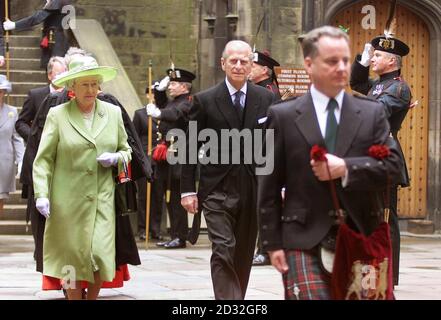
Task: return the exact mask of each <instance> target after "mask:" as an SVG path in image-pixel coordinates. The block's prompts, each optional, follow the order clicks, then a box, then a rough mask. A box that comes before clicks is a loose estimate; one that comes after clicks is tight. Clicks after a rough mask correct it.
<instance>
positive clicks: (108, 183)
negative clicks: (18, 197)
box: [33, 99, 131, 283]
mask: <svg viewBox="0 0 441 320" xmlns="http://www.w3.org/2000/svg"><path fill="white" fill-rule="evenodd" d="M95 105H96V108H95V115H94V120H93V126H92V129H91V130H88V129H87V128H86V126H85V124H84V121H83V118H82V115H81V113H80V111H79V109H78V107H77V105H76V101H75V99H73V100H71V101H70V102H67V103H64V104H62V105H59V106H57V107H54V108H52V109H51V110H50V111H49V113H48V115H47V120H46V123H45V125H44V129H43V133H42V137H41V143H40V146H39V148H38V152H37V156H36V158H35V161H34V166H33V178H34V190H35V198H36V199H37V198H49V202H50V217H49V218H48V219H47V221H46V228H45V232H44V241H43V270H44V274H45V275H47V276H51V277H55V278H59V279H63V278H64V279H70V280H74V281H80V280H85V281H88V282H92V283H93V282H94V277H93V272H94V271H96V269H99V272H100V277H101V279H102V280H104V281H111V280H112V279H113V278H114V275H115V205H114V190H115V184H114V179H113V174H112V168H104V167H103V166H102V165H101V164H99V163H98V162H97V160H96V158H97V157H98V156H99V155H101V154H102V153H103V152H121V154H122V155H123V156H124V158H125V159H126V161H129V160H130V158H131V156H130V153H131V149H130V147H129V145H128V143H127V134H126V131H125V129H124V125H123V120H122V117H121V110H120V109H119V108H118V107H117V106H114V105H112V104H109V103H106V102H102V101H100V100H96V104H95ZM121 165H122V163H121V160H120V161H119V163H118V167H119V168H120V169H121ZM119 171H121V170H119Z"/></svg>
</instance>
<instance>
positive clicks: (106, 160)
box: [96, 152, 121, 168]
mask: <svg viewBox="0 0 441 320" xmlns="http://www.w3.org/2000/svg"><path fill="white" fill-rule="evenodd" d="M120 157H121V154H120V153H119V152H115V153H111V152H104V153H102V154H101V155H100V156H99V157H98V158H96V161H98V162H99V163H100V164H101V165H102V166H103V167H104V168H108V167H110V166H116V165H117V164H118V160H119V158H120Z"/></svg>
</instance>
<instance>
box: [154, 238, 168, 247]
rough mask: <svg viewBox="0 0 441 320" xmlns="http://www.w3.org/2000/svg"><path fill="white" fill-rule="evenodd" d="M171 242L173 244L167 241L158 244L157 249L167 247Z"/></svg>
mask: <svg viewBox="0 0 441 320" xmlns="http://www.w3.org/2000/svg"><path fill="white" fill-rule="evenodd" d="M169 242H171V240H165V241H161V242H156V246H157V247H165V246H166V245H167V244H168V243H169Z"/></svg>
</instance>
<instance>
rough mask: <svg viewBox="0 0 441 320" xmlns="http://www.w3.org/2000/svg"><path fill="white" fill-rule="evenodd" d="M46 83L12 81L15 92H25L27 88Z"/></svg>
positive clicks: (41, 85)
mask: <svg viewBox="0 0 441 320" xmlns="http://www.w3.org/2000/svg"><path fill="white" fill-rule="evenodd" d="M45 85H47V83H46V82H12V88H14V89H13V90H14V93H15V94H27V93H28V92H29V90H31V89H33V88H37V87H43V86H45Z"/></svg>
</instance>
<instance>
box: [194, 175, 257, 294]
mask: <svg viewBox="0 0 441 320" xmlns="http://www.w3.org/2000/svg"><path fill="white" fill-rule="evenodd" d="M202 210H203V213H204V216H205V221H206V223H207V228H208V237H209V239H210V241H211V242H212V255H211V261H210V263H211V279H212V282H213V290H214V296H215V298H216V299H218V300H219V299H222V300H223V299H234V300H241V299H244V298H245V294H246V290H247V286H248V280H249V277H250V271H251V264H252V260H253V253H254V248H255V245H256V235H257V214H256V183H255V180H254V179H253V177H252V176H250V175H249V173H248V172H246V168H245V167H239V168H238V170H236V171H235V172H234V173H232V174H229V175H228V176H227V177H225V179H224V180H223V182H221V183H220V184H219V188H217V189H216V190H214V191H212V192H211V193H210V194H209V195H208V196H207V198H206V199H205V200H204V202H203V204H202Z"/></svg>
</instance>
